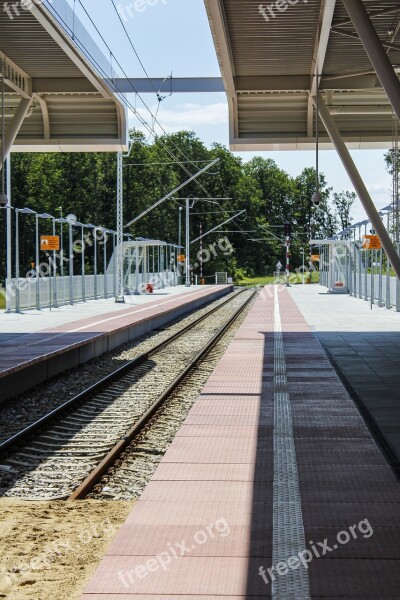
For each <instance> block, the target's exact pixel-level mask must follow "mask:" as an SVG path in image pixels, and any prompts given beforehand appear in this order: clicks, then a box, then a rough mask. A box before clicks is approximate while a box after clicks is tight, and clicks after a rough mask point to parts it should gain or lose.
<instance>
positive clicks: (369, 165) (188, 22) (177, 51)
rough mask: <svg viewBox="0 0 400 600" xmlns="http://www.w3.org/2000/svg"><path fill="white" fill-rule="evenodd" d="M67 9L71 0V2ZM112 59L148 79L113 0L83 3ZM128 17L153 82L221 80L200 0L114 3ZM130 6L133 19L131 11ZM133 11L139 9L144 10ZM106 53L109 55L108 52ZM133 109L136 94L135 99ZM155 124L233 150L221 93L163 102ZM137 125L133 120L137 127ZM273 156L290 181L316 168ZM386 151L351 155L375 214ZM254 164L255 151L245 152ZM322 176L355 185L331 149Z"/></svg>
mask: <svg viewBox="0 0 400 600" xmlns="http://www.w3.org/2000/svg"><path fill="white" fill-rule="evenodd" d="M68 1H69V2H70V4H73V3H74V0H68ZM82 2H83V4H84V6H85V7H86V8H87V10H88V12H89V13H90V15H91V16H92V18H93V20H94V22H95V23H96V25H97V26H98V28H99V30H100V31H101V33H102V35H103V36H104V38H105V39H106V41H107V43H108V45H109V46H110V47H111V50H112V51H113V53H114V55H115V56H116V57H117V59H118V61H119V62H120V63H121V65H122V67H123V69H124V70H125V71H126V73H127V74H128V75H130V76H132V77H143V76H144V73H143V71H142V69H141V66H140V64H139V62H138V60H137V58H136V57H135V55H134V53H133V51H132V49H131V47H130V45H129V43H128V41H127V39H126V37H125V34H124V32H123V29H122V26H121V24H120V23H119V21H118V18H117V15H116V14H115V11H114V8H113V6H112V2H111V0H82ZM115 3H116V5H117V6H120V7H121V14H122V15H123V16H124V18H125V19H126V21H125V26H126V28H127V30H128V32H129V34H130V36H131V38H132V41H133V43H134V45H135V47H136V49H137V51H138V53H139V55H140V57H141V59H142V61H143V63H144V66H145V68H146V70H147V71H148V73H149V75H150V76H152V77H166V76H168V75H169V74H170V73H171V72H172V73H173V75H174V76H175V77H185V76H187V77H195V76H199V77H201V76H219V75H220V72H219V67H218V61H217V59H216V55H215V49H214V45H213V42H212V37H211V33H210V29H209V26H208V20H207V16H206V11H205V8H204V3H203V0H137V4H136V5H135V0H131V1H130V0H115ZM129 5H132V8H131V11H130V12H131V14H132V15H133V16H130V15H129V12H128V10H127V7H128V6H129ZM135 6H136V7H139V8H140V6H141V7H142V10H141V11H139V10H137V9H135ZM76 11H77V15H78V16H79V18H80V19H81V20H82V21H83V23H84V24H85V26H87V29H88V30H89V31H90V33H92V34H93V37H94V39H95V40H96V41H98V44H99V47H100V48H104V45H103V44H102V42H101V41H100V40H98V37H97V34H96V33H95V32H94V31H93V28H92V26H91V25H90V24H89V23H88V22H87V19H86V18H85V16H84V14H83V11H82V9H81V7H80V6H79V3H78V2H76ZM105 53H106V52H105ZM144 98H145V101H146V103H147V104H148V106H149V107H150V108H151V110H152V111H153V113H154V112H155V111H156V109H157V100H156V98H155V97H154V95H145V96H144ZM130 99H131V101H132V102H133V103H134V101H135V100H134V96H131V97H130ZM136 106H137V108H138V109H139V108H141V112H142V114H143V117H144V118H145V119H146V120H147V121H148V122H149V123H150V124H151V117H150V115H149V113H148V112H147V110H146V109H145V108H144V107H143V106H142V107H141V104H140V101H138V102H137V104H136ZM158 120H159V122H160V123H161V125H162V126H163V128H164V129H165V130H166V131H168V132H169V131H177V130H180V129H188V130H193V131H195V132H196V134H197V135H198V136H199V137H200V138H201V139H202V140H203V141H204V142H205V143H206V144H207V145H210V144H211V143H212V142H219V143H222V144H224V145H226V146H228V110H227V103H226V97H225V95H224V94H196V95H195V94H176V95H174V96H172V97H169V98H166V99H165V100H164V101H163V102H162V104H161V106H160V109H159V112H158ZM134 124H136V123H135V121H134V119H132V125H134ZM258 154H259V155H260V154H261V155H262V156H264V157H270V158H273V159H274V160H275V161H276V162H277V164H278V165H279V166H280V167H281V168H283V169H284V170H286V171H287V172H288V173H290V174H291V175H297V174H299V173H300V172H301V171H302V169H303V168H304V167H307V166H312V165H314V161H315V156H314V153H313V152H300V151H298V152H262V153H258ZM383 154H384V153H383V152H382V151H374V150H360V151H354V152H352V155H353V158H354V160H355V162H356V164H357V166H358V168H359V170H360V172H361V175H362V176H363V178H364V181H365V183H366V185H367V187H368V189H369V191H370V193H371V195H372V197H373V199H374V200H375V203H376V205H377V206H378V208H382V207H383V206H386V205H387V204H389V203H390V188H391V179H390V177H389V175H388V174H387V173H386V170H385V164H384V160H383ZM240 156H242V157H243V159H244V160H249V159H250V158H251V157H252V156H254V153H240ZM320 164H321V171H322V172H324V173H325V175H326V176H327V179H328V182H329V184H330V185H331V186H333V187H334V189H335V191H341V190H351V189H352V185H351V182H350V181H349V179H348V177H347V174H346V172H345V170H344V168H343V166H342V164H341V162H340V160H339V158H338V157H337V155H336V153H335V152H334V151H323V152H321V158H320ZM353 216H354V218H355V220H361V219H363V218H364V211H363V209H362V207H361V205H360V204H359V203H357V206H356V207H355V210H354V213H353Z"/></svg>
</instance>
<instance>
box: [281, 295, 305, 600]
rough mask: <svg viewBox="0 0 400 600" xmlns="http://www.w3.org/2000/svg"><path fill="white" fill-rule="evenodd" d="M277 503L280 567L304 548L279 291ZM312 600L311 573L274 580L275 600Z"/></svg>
mask: <svg viewBox="0 0 400 600" xmlns="http://www.w3.org/2000/svg"><path fill="white" fill-rule="evenodd" d="M274 300H275V303H274V315H275V319H274V331H275V338H274V504H273V524H274V529H273V551H272V555H273V557H272V564H273V565H277V564H279V563H280V562H282V561H286V560H287V559H288V558H289V557H290V556H295V555H297V554H299V553H300V552H302V550H303V549H304V548H305V537H304V525H303V515H302V511H301V498H300V487H299V477H298V471H297V460H296V449H295V445H294V437H293V424H292V412H291V401H290V395H289V393H288V387H287V376H286V362H285V355H284V348H283V340H282V323H281V316H280V310H279V299H278V293H277V289H276V288H275V294H274ZM290 596H293V597H301V598H304V599H305V600H308V599H309V598H310V588H309V581H308V573H307V571H306V570H305V569H292V570H290V571H289V572H288V573H287V574H286V575H285V577H278V578H276V579H275V580H274V581H272V598H273V600H279V599H280V598H287V597H290Z"/></svg>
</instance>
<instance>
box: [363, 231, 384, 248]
mask: <svg viewBox="0 0 400 600" xmlns="http://www.w3.org/2000/svg"><path fill="white" fill-rule="evenodd" d="M381 249H382V244H381V240H380V239H379V235H364V236H363V250H381Z"/></svg>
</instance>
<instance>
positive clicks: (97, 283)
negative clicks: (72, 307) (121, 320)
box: [8, 271, 176, 312]
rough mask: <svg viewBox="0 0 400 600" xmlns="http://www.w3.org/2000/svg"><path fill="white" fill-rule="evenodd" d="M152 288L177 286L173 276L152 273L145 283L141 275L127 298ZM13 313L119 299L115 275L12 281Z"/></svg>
mask: <svg viewBox="0 0 400 600" xmlns="http://www.w3.org/2000/svg"><path fill="white" fill-rule="evenodd" d="M147 282H149V283H151V284H152V287H153V289H163V288H165V287H170V286H173V285H176V276H175V273H174V272H171V271H165V272H161V273H154V274H153V273H150V274H149V275H148V277H147V278H146V281H144V280H143V276H142V274H139V275H138V281H137V282H136V278H135V275H132V276H131V278H130V281H129V287H128V288H127V289H126V290H125V291H126V293H127V294H130V293H137V291H141V292H145V289H144V288H145V286H146V283H147ZM8 293H10V295H11V307H12V310H14V311H16V312H19V311H21V310H29V309H43V308H56V307H58V306H62V305H66V304H75V303H77V302H85V301H87V300H100V299H102V298H113V297H115V296H116V293H117V290H116V279H115V276H114V274H113V273H111V274H106V275H102V274H99V275H97V276H95V275H85V276H84V277H82V275H74V276H73V277H69V276H66V277H39V278H36V277H31V278H29V277H28V278H20V279H19V280H18V285H17V280H16V279H12V280H11V288H10V291H9V292H8Z"/></svg>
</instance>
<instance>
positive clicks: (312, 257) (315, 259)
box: [311, 254, 320, 262]
mask: <svg viewBox="0 0 400 600" xmlns="http://www.w3.org/2000/svg"><path fill="white" fill-rule="evenodd" d="M319 260H320V256H319V254H311V261H312V262H319Z"/></svg>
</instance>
